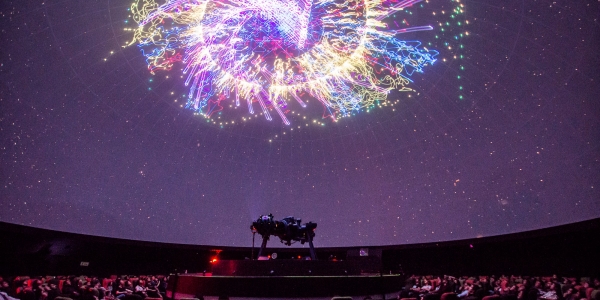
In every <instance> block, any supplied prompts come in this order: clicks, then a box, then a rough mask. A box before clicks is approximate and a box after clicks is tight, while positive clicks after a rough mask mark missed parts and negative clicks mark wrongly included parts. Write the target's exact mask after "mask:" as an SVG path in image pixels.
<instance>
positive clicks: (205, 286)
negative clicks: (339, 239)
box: [167, 260, 404, 299]
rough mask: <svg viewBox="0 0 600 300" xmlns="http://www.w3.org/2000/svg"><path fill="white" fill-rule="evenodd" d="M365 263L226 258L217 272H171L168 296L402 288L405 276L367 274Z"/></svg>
mask: <svg viewBox="0 0 600 300" xmlns="http://www.w3.org/2000/svg"><path fill="white" fill-rule="evenodd" d="M366 265H367V264H365V263H364V262H358V263H357V262H356V261H303V260H268V261H258V260H243V261H235V260H229V261H228V260H222V261H218V262H217V263H216V264H215V266H214V267H213V273H212V274H179V275H175V276H171V277H170V281H169V290H168V292H167V296H168V297H169V298H171V299H182V298H200V297H201V296H227V297H264V298H274V297H284V298H299V297H333V296H363V295H382V294H390V293H394V292H397V291H399V290H400V289H401V287H402V286H403V284H404V280H403V277H402V276H400V275H383V274H380V273H364V272H363V271H364V269H361V267H364V266H366ZM215 271H216V273H215ZM174 291H175V293H173V292H174Z"/></svg>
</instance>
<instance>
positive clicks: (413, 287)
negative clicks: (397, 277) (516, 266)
mask: <svg viewBox="0 0 600 300" xmlns="http://www.w3.org/2000/svg"><path fill="white" fill-rule="evenodd" d="M448 294H453V295H454V296H453V297H457V298H458V299H465V300H483V299H484V297H486V296H492V297H495V298H497V299H498V300H600V279H598V278H594V279H592V280H590V279H589V278H582V279H580V280H577V279H576V278H558V276H556V275H554V276H552V277H525V276H523V277H521V276H504V275H503V276H499V277H496V276H479V277H458V278H457V277H453V276H443V277H433V276H415V275H413V276H410V277H409V278H408V279H407V280H406V285H405V287H404V288H403V289H402V291H401V292H400V294H399V295H398V299H413V300H440V299H441V300H445V298H444V295H446V296H447V295H448ZM446 298H447V297H446ZM447 299H451V298H447ZM454 299H456V298H454ZM486 299H490V300H491V298H486Z"/></svg>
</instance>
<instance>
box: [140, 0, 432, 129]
mask: <svg viewBox="0 0 600 300" xmlns="http://www.w3.org/2000/svg"><path fill="white" fill-rule="evenodd" d="M418 2H420V1H419V0H168V1H166V2H165V3H162V4H161V3H158V2H157V1H156V0H136V1H135V2H134V3H133V5H132V6H131V12H132V17H133V19H134V21H135V22H136V23H137V24H138V25H139V26H138V28H136V29H135V31H134V39H133V41H132V42H131V44H137V45H138V46H139V47H140V48H141V51H142V53H143V55H144V56H145V57H146V61H147V63H148V69H149V70H150V72H151V73H153V74H154V73H155V72H156V71H158V70H170V69H171V68H173V66H174V65H175V64H176V63H178V62H182V63H183V69H182V71H183V73H184V74H185V85H186V86H188V87H189V92H188V94H187V100H186V101H187V104H186V107H188V108H190V109H192V110H194V111H196V112H197V113H199V114H201V115H204V116H205V117H207V118H211V116H213V115H214V114H215V113H217V112H221V111H223V110H224V108H226V107H227V105H226V103H227V102H229V103H233V104H234V105H235V106H236V107H239V106H240V105H242V103H245V105H246V106H247V108H248V113H249V114H254V113H255V109H256V108H258V107H260V111H261V114H262V115H263V116H264V117H265V118H266V119H267V120H272V114H278V115H279V117H280V118H281V120H282V121H283V123H284V124H286V125H289V124H290V120H289V118H288V116H287V114H288V113H289V112H290V108H289V107H288V106H290V105H299V106H300V107H306V102H307V100H308V99H316V100H317V101H318V102H320V104H321V105H322V106H323V108H324V114H323V116H324V117H330V118H332V119H333V120H337V119H339V118H341V117H346V116H350V115H352V114H355V113H357V112H360V111H362V110H364V109H365V108H366V109H368V108H370V107H373V106H374V105H376V104H377V103H381V102H386V101H387V97H388V94H389V93H390V92H391V91H392V90H398V91H411V90H412V89H411V88H410V87H409V85H410V83H411V79H410V77H411V76H412V75H413V73H415V72H417V73H421V72H423V69H424V68H425V67H426V66H428V65H431V64H433V63H434V62H435V61H436V56H437V55H438V52H437V51H435V50H429V49H427V47H424V46H422V45H421V43H420V42H418V41H406V40H402V39H400V38H399V37H400V36H401V34H402V33H407V32H414V31H422V30H432V29H433V27H432V26H412V27H411V26H406V27H403V28H398V29H391V28H390V27H389V26H388V24H387V23H386V22H385V21H384V20H385V19H386V18H387V17H389V16H390V15H392V14H394V13H396V12H399V11H402V10H404V9H406V8H408V7H410V6H412V5H414V4H416V3H418ZM293 102H295V103H293Z"/></svg>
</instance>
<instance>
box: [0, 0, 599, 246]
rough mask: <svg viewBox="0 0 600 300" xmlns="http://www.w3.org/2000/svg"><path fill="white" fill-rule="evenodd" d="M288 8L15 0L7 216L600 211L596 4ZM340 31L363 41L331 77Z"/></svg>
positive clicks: (202, 232)
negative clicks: (311, 60) (315, 82)
mask: <svg viewBox="0 0 600 300" xmlns="http://www.w3.org/2000/svg"><path fill="white" fill-rule="evenodd" d="M132 3H135V5H134V7H135V8H132ZM203 3H204V4H206V5H203ZM277 3H282V4H286V5H287V6H283V5H282V6H281V7H279V6H271V5H267V4H266V3H264V2H263V1H256V0H236V1H233V0H231V1H225V0H220V1H209V2H202V1H156V2H153V1H141V0H140V1H116V0H99V1H76V0H63V1H60V2H43V1H4V2H3V4H2V5H0V6H1V9H0V22H1V27H0V28H2V30H0V38H2V40H3V41H5V44H4V45H3V48H2V52H1V54H0V102H1V104H0V105H1V107H2V109H1V110H0V111H1V117H0V133H1V134H0V137H1V138H2V144H1V147H2V151H1V152H0V164H1V165H0V170H1V171H0V174H1V177H0V178H1V179H2V185H1V186H0V199H2V201H1V204H0V221H3V222H10V223H16V224H24V225H30V226H36V227H41V228H50V229H55V230H63V231H69V232H77V233H83V234H93V235H102V236H111V237H119V238H126V239H135V240H152V241H164V242H174V243H190V244H204V245H227V246H250V245H251V234H250V232H249V231H248V224H249V223H250V222H251V221H253V220H255V219H256V218H257V217H258V215H260V214H265V213H273V214H274V215H275V216H282V217H285V216H287V215H294V216H296V217H301V218H302V219H303V220H304V221H313V222H317V223H319V228H318V229H317V236H316V240H315V244H316V245H317V246H319V247H328V246H356V245H394V244H405V243H423V242H435V241H446V240H456V239H465V238H473V237H479V236H490V235H498V234H506V233H512V232H519V231H524V230H532V229H538V228H543V227H548V226H554V225H560V224H565V223H570V222H576V221H582V220H587V219H591V218H597V217H599V216H600V215H599V214H600V203H599V201H598V199H600V197H599V196H600V195H599V193H598V185H599V184H600V183H599V181H600V178H599V177H598V174H600V162H599V157H600V150H599V149H600V135H599V133H600V128H599V125H600V124H599V123H600V122H599V120H598V116H599V115H600V111H599V108H598V105H597V99H598V98H599V97H600V85H599V84H598V76H599V75H598V74H600V70H599V66H600V57H599V53H598V52H597V51H596V49H597V45H598V44H599V41H598V36H600V34H599V26H598V23H599V22H598V14H597V12H598V11H599V7H598V3H597V2H593V3H592V2H590V1H566V0H565V1H554V2H546V1H525V0H522V1H493V2H489V1H464V0H461V1H451V0H447V1H421V2H418V1H397V2H394V1H375V2H373V1H362V2H361V1H354V2H351V1H343V0H339V1H317V0H315V1H312V2H311V1H298V2H295V1H288V0H278V1H277ZM368 3H378V4H377V5H375V6H374V8H373V9H375V10H376V11H375V13H376V14H385V18H381V19H378V18H379V17H372V16H371V15H369V13H370V12H369V9H371V8H369V7H368V5H364V4H368ZM346 4H347V5H346ZM186 5H188V6H187V9H188V10H186ZM336 5H341V6H340V8H339V10H336V9H337V8H335V7H336ZM396 5H403V7H402V9H397V10H392V8H394V7H395V6H396ZM249 8H251V9H249ZM396 8H399V7H396ZM200 12H204V14H203V15H200V14H197V13H200ZM282 12H283V13H282ZM285 12H294V13H295V14H298V15H299V16H300V17H299V18H289V15H290V14H291V13H288V14H286V13H285ZM309 12H310V13H309ZM228 14H231V15H228ZM350 15H351V16H352V18H346V17H348V16H350ZM224 16H229V19H226V18H224ZM380 16H381V15H380ZM370 18H372V19H370ZM344 19H347V20H345V21H344ZM224 20H227V21H224ZM369 20H371V21H369ZM140 22H141V23H143V26H142V27H140V26H139V23H140ZM144 22H147V23H144ZM369 22H371V23H369ZM336 24H337V25H340V24H341V25H342V26H345V27H344V30H338V31H336V28H335V26H336ZM209 25H211V26H209ZM429 26H430V27H429ZM304 28H306V30H304ZM411 28H412V29H427V30H410V29H411ZM194 30H201V31H203V32H204V35H195V34H192V33H193V32H194ZM366 32H369V33H366ZM304 33H306V35H305V34H304ZM209 36H212V37H214V39H212V40H210V39H209V40H210V43H207V42H206V37H209ZM364 36H367V38H366V40H365V43H364V44H361V43H359V42H357V41H361V40H360V39H359V38H358V37H364ZM202 37H204V40H202ZM375 37H377V38H375ZM277 41H280V42H277ZM325 41H328V42H327V43H330V46H331V48H334V47H337V48H335V49H336V50H335V51H333V50H332V53H334V54H335V55H336V56H335V57H334V58H332V59H330V60H331V64H332V65H334V66H335V65H337V66H339V64H338V61H337V60H336V59H338V58H340V59H341V58H344V57H347V56H351V55H352V54H351V53H352V51H361V52H360V53H361V56H360V59H357V60H351V62H350V63H349V64H350V65H349V66H348V68H349V69H344V70H340V77H339V78H338V79H336V80H335V81H327V80H325V81H323V82H324V84H326V85H328V87H327V88H323V86H321V87H319V88H317V86H315V87H314V90H313V89H311V88H312V87H311V86H306V85H305V83H306V82H309V80H310V78H312V77H311V76H317V75H318V74H320V75H323V74H321V73H327V72H329V71H330V69H326V68H328V66H327V63H320V64H318V65H317V66H314V68H315V69H314V70H317V72H315V73H311V72H312V70H311V69H310V68H311V67H312V66H311V64H308V63H306V62H305V61H304V60H303V59H304V58H303V57H304V56H303V55H309V54H310V56H311V57H317V55H316V54H314V52H311V51H317V50H315V49H322V48H323V47H325V46H323V43H326V42H325ZM381 41H386V42H387V44H386V45H388V46H389V45H393V47H396V48H382V47H383V45H382V44H377V43H379V42H381ZM403 43H404V44H403ZM195 45H196V46H197V45H202V47H195ZM361 45H362V46H361ZM194 47H195V48H194ZM244 47H246V48H244ZM261 47H262V48H264V50H265V51H264V52H260V51H262V50H261ZM319 47H321V48H319ZM361 47H363V48H362V50H361ZM386 47H387V46H386ZM390 47H391V46H390ZM402 47H406V48H405V49H403V48H402ZM410 47H412V48H410ZM409 48H410V49H409ZM201 49H203V51H204V50H205V51H206V53H202V54H200V53H198V52H194V51H200V50H201ZM231 49H233V50H235V51H233V50H231ZM382 49H385V51H380V50H382ZM399 49H402V50H399ZM238 50H239V51H238ZM257 50H258V51H257ZM155 51H156V52H155ZM161 51H162V52H161ZM269 51H270V52H269ZM378 51H379V52H378ZM403 51H404V52H403ZM267 52H268V53H267ZM307 53H308V54H307ZM311 53H312V54H311ZM319 53H321V52H319ZM322 53H324V54H323V55H326V56H324V57H329V56H327V55H333V54H331V53H329V52H327V51H323V52H322ZM328 53H329V54H328ZM398 53H400V54H401V55H399V56H395V57H394V56H393V55H395V54H398ZM434 54H435V55H434ZM202 55H205V56H202ZM231 55H232V56H231ZM402 55H404V56H402ZM288 56H289V57H288ZM231 57H233V58H231ZM259 57H260V59H258V58H259ZM407 57H408V58H409V59H408V60H404V59H405V58H407ZM205 58H206V59H207V60H205ZM315 59H317V58H315ZM321 59H323V58H321ZM420 59H423V60H421V61H420ZM326 60H327V59H326ZM434 60H435V61H434ZM209 62H210V65H208V64H206V65H203V63H209ZM236 63H241V64H244V65H246V66H251V68H247V69H243V68H241V69H240V68H238V69H236V68H235V67H234V66H235V64H236ZM288 63H289V64H288ZM403 63H404V64H403ZM420 63H422V64H421V65H419V64H420ZM232 65H233V66H232ZM149 66H150V68H149ZM342 66H344V65H343V64H342ZM410 67H421V69H422V71H423V72H422V73H421V72H418V71H414V72H412V75H411V74H409V73H408V71H409V70H410ZM186 68H187V69H188V71H187V72H185V70H186ZM219 68H220V69H219ZM317 68H325V69H317ZM344 68H345V67H344ZM350 68H356V69H360V70H362V71H364V73H363V72H362V71H361V72H357V71H356V70H351V69H350ZM194 69H195V71H193V70H194ZM233 71H235V72H233ZM277 72H280V73H277ZM319 72H320V73H319ZM343 72H347V73H346V74H345V75H344V74H343ZM269 73H270V74H280V75H272V76H271V75H269ZM227 74H230V75H231V76H232V77H231V78H230V77H227V76H229V75H227ZM288 75H289V76H288ZM203 76H204V77H203ZM277 76H279V77H277ZM286 76H288V77H286ZM324 76H325V75H324ZM386 76H390V78H394V79H399V78H400V79H406V80H408V81H407V82H406V84H404V85H402V84H401V85H397V86H395V87H394V88H393V89H392V88H391V86H390V85H386V84H385V82H386V81H385V80H387V79H385V78H386ZM394 76H396V77H394ZM328 78H329V77H328ZM188 79H189V83H188V85H187V86H186V85H185V82H186V81H187V80H188ZM384 79H385V80H384ZM328 80H329V79H328ZM195 82H196V83H195ZM282 83H285V85H286V86H288V85H289V86H293V85H297V86H298V87H299V88H289V89H286V88H282V89H279V88H280V87H281V86H282V85H283V84H282ZM367 83H368V84H367ZM245 84H249V85H253V86H255V87H256V88H257V89H255V90H254V91H252V90H251V89H249V90H248V89H246V90H245V88H244V87H243V86H244V85H245ZM303 85H304V86H303ZM240 86H242V87H241V88H240ZM236 87H237V91H236ZM259 87H260V88H261V90H259V89H258V88H259ZM321 88H323V91H321ZM192 89H193V90H194V93H192V97H191V98H190V92H191V91H192ZM379 89H383V90H379ZM408 89H410V90H408ZM263 90H264V92H263ZM227 93H229V94H228V95H227ZM322 93H330V94H322ZM334 93H335V95H334ZM236 95H237V96H236ZM294 95H296V96H298V98H299V100H300V101H299V100H298V99H297V98H296V97H295V96H294ZM369 95H370V96H369ZM383 96H385V97H383ZM236 97H239V102H240V105H239V106H238V105H237V103H236ZM361 97H362V98H361ZM369 97H371V98H369ZM384 98H385V99H384ZM275 99H276V100H275ZM369 99H371V100H369ZM196 100H197V101H196ZM211 101H212V102H211ZM261 101H262V103H263V104H264V106H263V105H261ZM302 103H304V104H305V106H303V105H302ZM196 104H197V108H196V107H195V105H196ZM217 104H218V105H217ZM186 106H188V107H187V108H186ZM250 108H252V110H253V113H251V111H250ZM278 109H279V110H280V111H281V113H282V114H280V113H279V112H278ZM267 113H268V114H269V115H270V116H271V119H272V120H271V121H269V120H268V119H267ZM282 116H283V117H285V119H287V120H288V121H289V125H287V124H286V122H285V119H284V118H282Z"/></svg>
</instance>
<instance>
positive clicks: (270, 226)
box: [250, 214, 317, 260]
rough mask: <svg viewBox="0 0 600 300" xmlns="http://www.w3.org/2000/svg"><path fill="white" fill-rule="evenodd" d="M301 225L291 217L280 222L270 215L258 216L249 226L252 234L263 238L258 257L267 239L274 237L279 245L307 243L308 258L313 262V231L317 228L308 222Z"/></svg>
mask: <svg viewBox="0 0 600 300" xmlns="http://www.w3.org/2000/svg"><path fill="white" fill-rule="evenodd" d="M301 223H302V219H296V218H294V217H291V216H290V217H286V218H283V220H281V221H276V220H274V219H273V215H272V214H269V215H267V216H265V215H262V216H260V217H259V218H258V219H257V220H256V221H254V222H253V223H252V225H251V226H250V229H251V230H252V232H255V233H256V232H257V233H258V234H260V235H261V236H262V238H263V242H262V245H261V247H260V251H259V252H258V256H259V257H260V256H261V255H262V253H263V252H264V249H265V248H266V247H267V241H268V240H269V237H270V236H271V235H274V236H276V237H278V238H279V239H280V240H281V243H283V244H285V245H287V246H290V245H292V241H296V242H300V243H301V244H304V243H306V242H308V244H309V246H310V256H311V258H312V259H313V260H316V259H317V257H316V255H315V249H314V246H313V242H312V241H313V238H314V237H315V232H314V231H315V229H316V228H317V223H313V222H308V223H305V224H304V225H302V224H301Z"/></svg>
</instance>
